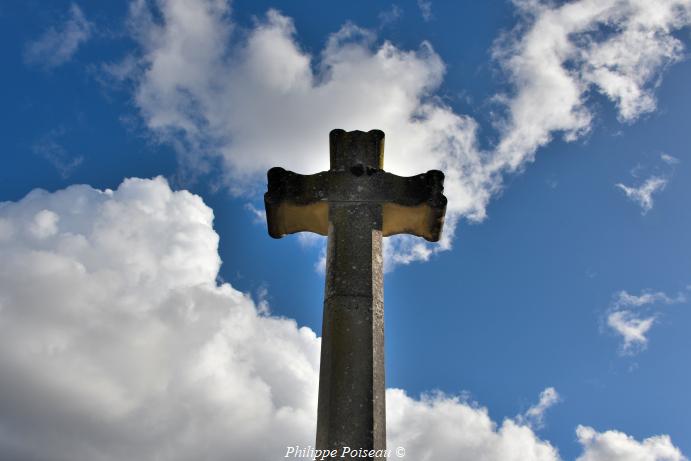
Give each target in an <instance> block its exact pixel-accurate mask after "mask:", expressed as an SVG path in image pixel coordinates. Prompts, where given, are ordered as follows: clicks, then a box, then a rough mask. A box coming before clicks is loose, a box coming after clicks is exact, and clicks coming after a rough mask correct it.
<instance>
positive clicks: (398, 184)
mask: <svg viewBox="0 0 691 461" xmlns="http://www.w3.org/2000/svg"><path fill="white" fill-rule="evenodd" d="M329 138H330V148H331V168H330V170H329V171H323V172H321V173H316V174H312V175H300V174H296V173H293V172H291V171H286V170H284V169H283V168H272V169H270V170H269V172H268V192H267V193H266V194H265V195H264V203H265V206H266V219H267V224H268V228H269V235H271V237H274V238H281V237H283V236H284V235H286V234H292V233H295V232H302V231H307V232H315V233H317V234H321V235H328V237H329V239H328V246H327V257H326V288H325V293H324V317H323V323H322V345H321V364H320V372H319V403H318V410H317V441H316V448H317V449H319V450H327V449H328V450H338V459H360V460H361V459H377V460H379V459H382V460H383V459H384V457H383V456H377V454H380V453H381V451H380V452H379V453H377V454H375V455H374V456H366V457H364V458H363V457H359V455H361V454H362V451H361V452H359V453H357V455H356V454H355V453H356V452H355V450H364V451H368V452H369V451H370V450H375V451H377V450H384V449H385V448H386V414H385V395H384V391H385V386H384V286H383V261H382V259H383V258H382V237H386V236H389V235H394V234H404V233H405V234H413V235H417V236H419V237H423V238H425V239H426V240H429V241H431V242H436V241H438V240H439V237H440V234H441V229H442V224H443V222H444V213H445V211H446V197H444V195H443V193H442V192H443V189H444V187H443V183H444V174H443V173H442V172H441V171H436V170H432V171H428V172H427V173H424V174H420V175H417V176H411V177H401V176H396V175H393V174H391V173H387V172H385V171H384V170H383V169H382V167H383V162H384V133H383V132H382V131H379V130H372V131H369V132H367V133H365V132H362V131H349V132H346V131H343V130H333V131H332V132H331V133H330V135H329ZM345 447H348V448H349V449H350V450H351V451H350V452H347V453H345V455H346V456H342V455H343V454H344V453H343V451H344V450H345V449H346V448H345Z"/></svg>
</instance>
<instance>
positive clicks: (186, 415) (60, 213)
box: [0, 178, 674, 461]
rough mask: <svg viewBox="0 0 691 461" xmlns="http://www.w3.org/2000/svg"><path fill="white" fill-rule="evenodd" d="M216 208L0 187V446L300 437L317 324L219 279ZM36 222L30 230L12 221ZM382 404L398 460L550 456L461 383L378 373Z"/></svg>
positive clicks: (72, 457) (307, 431)
mask: <svg viewBox="0 0 691 461" xmlns="http://www.w3.org/2000/svg"><path fill="white" fill-rule="evenodd" d="M212 222H213V213H212V211H211V210H210V209H209V208H208V207H207V206H206V205H204V203H203V202H202V200H201V199H200V198H199V197H198V196H195V195H193V194H190V193H189V192H186V191H172V190H171V189H170V188H169V186H168V184H167V183H166V182H165V180H163V179H161V178H156V179H152V180H141V179H128V180H126V181H124V182H123V183H122V184H121V185H120V186H119V187H118V189H117V190H105V191H99V190H95V189H92V188H90V187H88V186H72V187H69V188H67V189H64V190H60V191H57V192H54V193H48V192H45V191H41V190H36V191H34V192H32V193H30V194H29V195H28V196H27V197H25V198H24V199H22V200H20V201H18V202H4V203H0V258H1V259H2V261H3V264H2V265H0V294H1V295H0V367H1V368H2V370H3V373H1V374H0V452H2V453H3V454H4V455H5V456H6V457H11V458H12V459H15V460H18V461H29V460H31V461H44V460H46V461H47V460H51V461H67V460H69V461H87V460H88V461H92V460H99V461H108V460H122V459H137V460H142V461H147V460H155V459H166V460H170V461H177V460H189V459H200V458H203V459H207V460H211V461H213V460H225V459H229V457H231V458H232V459H242V460H247V461H253V460H257V461H259V460H261V461H263V460H266V459H277V458H279V457H281V456H283V454H284V453H285V447H286V446H288V445H296V444H299V445H303V446H307V445H310V444H313V441H314V433H315V416H316V397H317V380H318V361H319V346H320V340H319V338H317V337H316V335H315V334H314V332H312V331H311V330H310V329H308V328H298V327H297V325H296V323H295V322H294V321H293V320H290V319H285V318H275V317H271V316H270V315H269V309H268V305H267V301H266V299H267V294H266V292H264V291H260V292H259V303H255V302H253V301H252V299H251V298H250V297H249V296H248V295H246V294H243V293H240V292H238V291H236V290H235V289H233V288H232V287H231V286H230V285H229V284H227V283H224V284H218V283H217V282H216V280H217V279H216V277H217V274H218V269H219V267H220V264H221V261H220V259H219V257H218V251H217V247H218V235H217V234H216V233H215V232H214V230H213V227H212ZM37 223H38V224H37ZM36 225H38V228H39V229H43V231H40V232H39V237H40V238H37V236H36V235H34V233H33V232H31V231H29V232H24V230H26V229H34V228H35V226H36ZM7 237H11V238H7ZM555 398H556V392H553V390H552V391H550V388H548V389H547V390H545V392H543V394H542V395H541V398H540V403H539V404H538V405H537V406H536V408H538V409H537V410H535V411H534V412H533V413H535V414H538V413H540V414H541V412H542V411H544V409H546V408H547V407H548V406H549V405H550V404H551V403H553V402H554V400H555ZM387 403H388V406H387V410H388V437H389V446H391V447H396V446H403V447H405V449H406V452H407V454H406V457H407V458H410V459H416V460H430V459H434V460H435V461H447V460H448V461H451V460H453V461H458V460H477V459H482V460H485V461H506V460H509V461H510V460H516V461H557V460H559V459H560V458H559V456H558V453H557V450H556V449H555V448H554V447H553V446H551V445H550V444H549V442H547V441H544V440H541V439H540V438H539V437H538V436H537V435H536V434H535V433H534V432H533V431H532V429H531V428H530V427H529V426H527V425H525V424H522V423H521V422H519V421H516V420H512V419H506V420H504V421H503V422H502V423H501V424H497V423H495V422H494V421H492V419H491V418H490V416H489V414H488V411H487V409H486V408H483V407H480V406H478V405H477V404H473V403H470V402H467V401H466V400H463V399H461V398H459V397H454V396H445V395H442V394H435V395H431V396H425V397H423V398H422V399H420V400H418V399H413V398H411V397H409V396H407V395H406V394H405V393H404V392H403V391H402V390H397V389H390V390H388V391H387ZM267 434H268V436H267ZM583 440H584V442H583V443H584V444H586V443H589V444H590V445H588V446H587V447H586V452H591V451H593V450H592V449H591V448H589V447H590V446H591V445H593V444H592V443H591V442H589V441H588V440H589V439H583ZM631 440H632V439H631ZM649 440H650V439H649ZM666 440H667V442H666V443H667V444H668V445H669V446H670V447H672V449H674V447H673V446H672V445H671V442H670V441H669V439H666ZM633 443H636V442H635V441H633ZM647 443H648V442H647V441H644V444H647ZM586 459H590V458H586ZM598 459H599V458H598ZM641 459H648V458H641ZM651 459H652V458H651Z"/></svg>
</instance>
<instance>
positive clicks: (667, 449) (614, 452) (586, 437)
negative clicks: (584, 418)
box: [576, 426, 687, 461]
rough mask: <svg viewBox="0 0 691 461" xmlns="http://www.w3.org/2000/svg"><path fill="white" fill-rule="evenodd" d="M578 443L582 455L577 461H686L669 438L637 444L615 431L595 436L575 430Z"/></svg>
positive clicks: (583, 428) (580, 428)
mask: <svg viewBox="0 0 691 461" xmlns="http://www.w3.org/2000/svg"><path fill="white" fill-rule="evenodd" d="M576 435H577V436H578V441H579V442H580V443H581V445H583V447H584V452H583V454H582V455H581V456H579V457H578V458H577V459H576V461H686V459H687V458H686V457H685V456H684V455H683V454H682V453H681V451H680V450H679V449H678V448H677V447H675V446H674V445H673V444H672V441H671V440H670V438H669V436H667V435H658V436H654V437H649V438H647V439H645V440H643V442H638V441H637V440H635V439H634V438H633V437H631V436H629V435H626V434H624V433H622V432H618V431H606V432H597V431H595V429H593V428H592V427H586V426H578V428H577V429H576Z"/></svg>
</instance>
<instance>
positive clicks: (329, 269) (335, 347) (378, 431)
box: [317, 204, 386, 450]
mask: <svg viewBox="0 0 691 461" xmlns="http://www.w3.org/2000/svg"><path fill="white" fill-rule="evenodd" d="M329 214H330V223H329V242H328V248H327V261H326V289H325V295H324V318H323V326H322V351H321V365H320V375H319V406H318V416H317V448H322V449H338V450H341V449H342V447H351V448H362V449H366V450H372V449H375V450H379V449H382V450H383V449H384V448H385V447H386V415H385V403H384V402H385V398H384V390H385V383H384V287H383V264H382V249H381V245H382V234H381V215H382V212H381V205H377V204H365V205H363V204H360V205H341V204H332V205H331V206H330V208H329ZM363 224H364V225H363Z"/></svg>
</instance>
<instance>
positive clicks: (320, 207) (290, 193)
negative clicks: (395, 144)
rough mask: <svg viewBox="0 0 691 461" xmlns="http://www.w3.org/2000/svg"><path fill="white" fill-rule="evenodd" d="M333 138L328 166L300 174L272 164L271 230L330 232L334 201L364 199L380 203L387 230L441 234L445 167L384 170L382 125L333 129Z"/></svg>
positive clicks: (266, 199) (384, 232)
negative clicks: (402, 172)
mask: <svg viewBox="0 0 691 461" xmlns="http://www.w3.org/2000/svg"><path fill="white" fill-rule="evenodd" d="M329 140H330V150H331V155H330V157H331V168H330V169H329V171H323V172H320V173H316V174H312V175H301V174H297V173H293V172H292V171H287V170H285V169H283V168H278V167H277V168H272V169H270V170H269V172H268V183H269V184H268V192H267V193H266V194H265V195H264V204H265V206H266V218H267V223H268V229H269V235H271V236H272V237H274V238H281V237H283V236H284V235H286V234H292V233H295V232H303V231H306V232H315V233H317V234H321V235H328V229H329V204H334V203H352V204H354V205H355V204H359V203H362V204H372V205H381V207H382V223H381V226H382V228H381V231H382V235H383V236H389V235H395V234H404V233H405V234H412V235H417V236H419V237H423V238H425V239H426V240H429V241H431V242H436V241H438V240H439V238H440V236H441V230H442V226H443V222H444V213H445V212H446V197H445V196H444V194H443V190H444V174H443V173H442V172H441V171H437V170H431V171H428V172H427V173H423V174H419V175H416V176H410V177H402V176H397V175H394V174H391V173H387V172H385V171H384V170H383V169H382V168H383V164H384V132H382V131H380V130H372V131H369V132H363V131H344V130H333V131H331V133H330V134H329Z"/></svg>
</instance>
